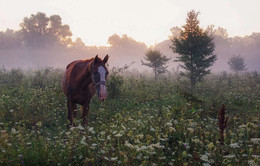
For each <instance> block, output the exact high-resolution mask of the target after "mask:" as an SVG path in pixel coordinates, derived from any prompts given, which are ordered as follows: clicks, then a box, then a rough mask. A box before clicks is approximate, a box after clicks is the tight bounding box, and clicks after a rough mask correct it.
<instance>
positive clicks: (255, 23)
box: [0, 0, 260, 46]
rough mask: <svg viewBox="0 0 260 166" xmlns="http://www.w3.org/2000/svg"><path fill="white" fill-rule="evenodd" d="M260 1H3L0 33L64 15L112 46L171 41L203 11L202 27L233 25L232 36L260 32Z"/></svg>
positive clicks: (92, 40) (78, 29) (79, 32)
mask: <svg viewBox="0 0 260 166" xmlns="http://www.w3.org/2000/svg"><path fill="white" fill-rule="evenodd" d="M259 7H260V0H247V1H245V0H214V1H213V0H0V31H5V30H6V29H7V28H9V29H14V30H18V29H19V28H20V27H19V24H20V23H21V22H22V21H23V18H24V17H29V16H30V15H31V14H36V13H37V12H44V13H46V15H47V16H48V17H49V16H51V15H55V14H57V15H60V16H61V18H62V22H63V24H68V25H69V26H70V28H71V31H72V33H73V37H72V38H73V39H74V40H75V39H76V38H77V37H80V38H81V39H82V41H83V42H84V43H85V44H86V45H88V46H92V45H96V46H108V43H107V41H108V38H109V37H110V36H112V35H113V34H115V33H116V34H118V35H123V34H126V35H127V36H129V37H131V38H133V39H135V40H136V41H139V42H144V43H145V44H146V45H147V46H151V45H154V44H156V43H159V42H161V41H163V40H167V39H168V37H169V36H170V35H171V32H170V29H171V28H172V27H175V26H178V27H181V26H182V25H184V24H185V19H186V17H187V12H188V11H191V10H195V11H197V12H200V15H199V17H198V19H199V20H200V26H201V27H202V28H206V27H207V26H208V25H211V24H213V25H215V26H216V27H223V28H225V29H227V32H228V34H229V36H230V37H233V36H246V35H250V34H251V33H252V32H260V19H259V17H260V10H259Z"/></svg>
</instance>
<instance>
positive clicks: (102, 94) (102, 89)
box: [98, 84, 107, 101]
mask: <svg viewBox="0 0 260 166" xmlns="http://www.w3.org/2000/svg"><path fill="white" fill-rule="evenodd" d="M98 98H99V100H100V101H104V100H105V99H106V98H107V90H106V86H105V85H103V84H100V89H99V94H98Z"/></svg>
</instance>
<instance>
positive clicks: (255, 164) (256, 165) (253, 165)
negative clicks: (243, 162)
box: [248, 160, 258, 166]
mask: <svg viewBox="0 0 260 166" xmlns="http://www.w3.org/2000/svg"><path fill="white" fill-rule="evenodd" d="M248 165H250V166H258V164H257V163H256V162H255V161H254V160H248Z"/></svg>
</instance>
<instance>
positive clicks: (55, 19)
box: [20, 12, 72, 47]
mask: <svg viewBox="0 0 260 166" xmlns="http://www.w3.org/2000/svg"><path fill="white" fill-rule="evenodd" d="M20 26H21V33H22V36H23V40H24V43H25V44H26V46H31V47H45V46H52V47H53V46H57V45H63V46H68V45H69V44H71V41H72V40H71V36H72V33H71V31H70V27H69V26H68V25H63V24H62V21H61V17H60V16H58V15H53V16H50V17H47V16H46V14H45V13H41V12H38V13H37V14H36V15H34V14H32V15H31V16H30V17H29V18H28V17H25V18H24V20H23V22H22V23H21V24H20Z"/></svg>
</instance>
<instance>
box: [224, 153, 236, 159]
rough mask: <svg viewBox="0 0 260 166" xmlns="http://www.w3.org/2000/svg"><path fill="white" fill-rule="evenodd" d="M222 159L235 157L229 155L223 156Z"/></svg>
mask: <svg viewBox="0 0 260 166" xmlns="http://www.w3.org/2000/svg"><path fill="white" fill-rule="evenodd" d="M223 157H224V158H228V159H232V158H234V157H235V155H233V154H229V155H226V156H223Z"/></svg>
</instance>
